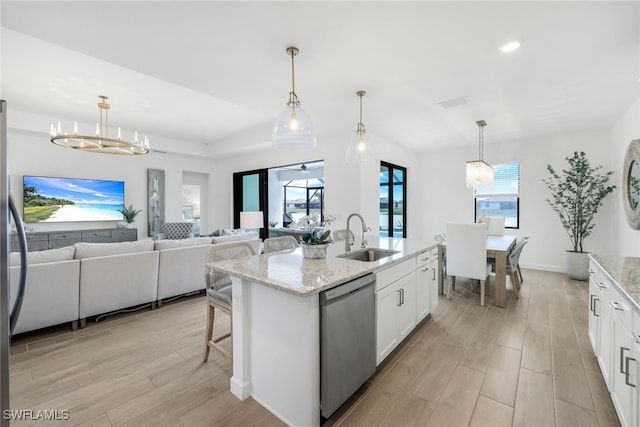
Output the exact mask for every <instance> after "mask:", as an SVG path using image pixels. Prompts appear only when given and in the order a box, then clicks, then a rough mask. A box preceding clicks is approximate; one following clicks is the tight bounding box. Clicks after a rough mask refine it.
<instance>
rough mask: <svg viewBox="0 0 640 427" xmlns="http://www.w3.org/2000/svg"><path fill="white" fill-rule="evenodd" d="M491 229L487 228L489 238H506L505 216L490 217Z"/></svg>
mask: <svg viewBox="0 0 640 427" xmlns="http://www.w3.org/2000/svg"><path fill="white" fill-rule="evenodd" d="M488 220H489V227H488V228H487V234H488V235H489V236H504V221H505V218H504V217H503V216H490V217H488Z"/></svg>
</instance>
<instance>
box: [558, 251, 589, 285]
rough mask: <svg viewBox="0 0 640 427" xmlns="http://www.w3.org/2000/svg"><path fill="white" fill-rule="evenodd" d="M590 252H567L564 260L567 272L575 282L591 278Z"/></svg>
mask: <svg viewBox="0 0 640 427" xmlns="http://www.w3.org/2000/svg"><path fill="white" fill-rule="evenodd" d="M588 255H589V252H573V251H566V252H565V258H564V267H565V272H566V273H567V276H569V278H571V279H574V280H587V279H588V278H589V258H588Z"/></svg>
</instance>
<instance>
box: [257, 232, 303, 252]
mask: <svg viewBox="0 0 640 427" xmlns="http://www.w3.org/2000/svg"><path fill="white" fill-rule="evenodd" d="M263 245H264V253H265V254H268V253H271V252H279V251H284V250H287V249H295V248H297V247H299V246H300V244H299V243H298V239H296V238H295V237H293V236H281V237H270V238H268V239H264V242H263Z"/></svg>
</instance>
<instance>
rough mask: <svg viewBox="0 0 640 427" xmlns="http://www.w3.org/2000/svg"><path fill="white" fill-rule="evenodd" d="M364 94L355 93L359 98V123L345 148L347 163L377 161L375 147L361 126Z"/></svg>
mask: <svg viewBox="0 0 640 427" xmlns="http://www.w3.org/2000/svg"><path fill="white" fill-rule="evenodd" d="M366 94H367V92H365V91H364V90H359V91H357V92H356V95H358V97H359V98H360V121H359V122H358V128H357V129H356V134H355V136H354V137H353V139H352V140H351V142H350V143H349V148H347V154H346V156H345V160H346V162H347V163H355V162H368V163H372V162H377V161H378V153H377V151H376V146H375V144H374V143H373V142H372V141H371V139H370V138H367V137H366V133H367V130H366V129H365V128H364V124H362V97H363V96H365V95H366Z"/></svg>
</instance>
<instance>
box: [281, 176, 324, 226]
mask: <svg viewBox="0 0 640 427" xmlns="http://www.w3.org/2000/svg"><path fill="white" fill-rule="evenodd" d="M283 188H284V197H283V200H284V208H283V212H284V217H285V221H284V223H287V222H289V220H291V221H293V222H295V221H299V220H300V218H302V217H303V216H305V215H310V214H316V215H318V217H319V218H320V220H321V221H323V220H324V178H311V179H297V180H293V181H288V182H285V183H284V184H283Z"/></svg>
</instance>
